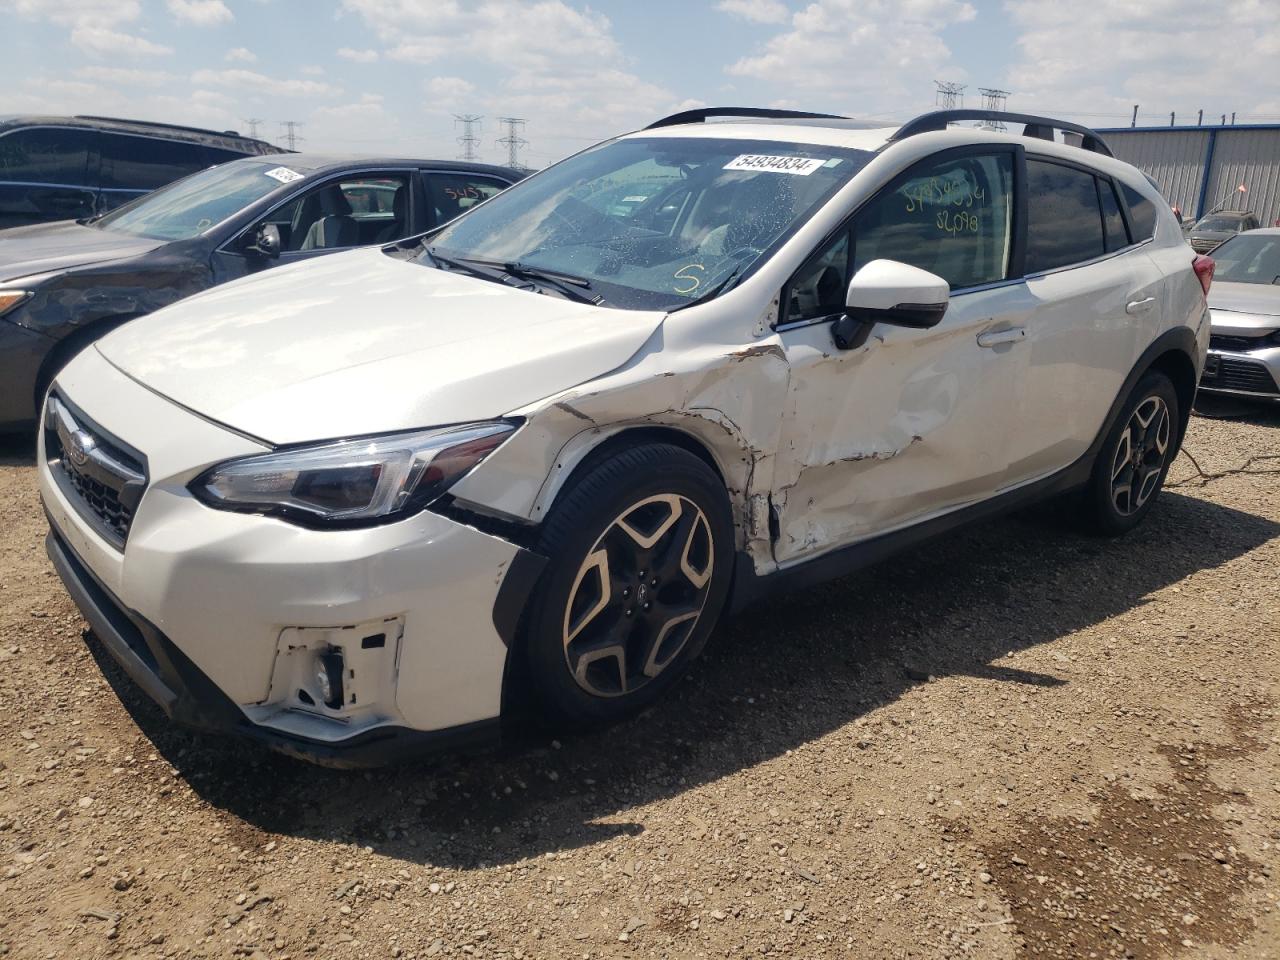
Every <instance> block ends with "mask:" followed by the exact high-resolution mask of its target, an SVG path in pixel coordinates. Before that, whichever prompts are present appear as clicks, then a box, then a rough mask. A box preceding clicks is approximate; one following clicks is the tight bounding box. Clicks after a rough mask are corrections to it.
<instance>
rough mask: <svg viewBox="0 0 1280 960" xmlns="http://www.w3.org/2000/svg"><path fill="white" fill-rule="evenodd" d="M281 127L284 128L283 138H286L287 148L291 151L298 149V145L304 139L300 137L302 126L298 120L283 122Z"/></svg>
mask: <svg viewBox="0 0 1280 960" xmlns="http://www.w3.org/2000/svg"><path fill="white" fill-rule="evenodd" d="M280 126H281V127H283V128H284V133H282V134H281V136H282V137H283V138H284V142H285V146H286V147H288V148H289V149H290V150H294V149H296V148H297V146H298V143H299V142H301V140H302V139H303V138H302V137H300V136H298V128H299V127H300V126H302V124H301V123H299V122H298V121H297V120H281V121H280Z"/></svg>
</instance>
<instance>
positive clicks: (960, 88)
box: [933, 80, 968, 110]
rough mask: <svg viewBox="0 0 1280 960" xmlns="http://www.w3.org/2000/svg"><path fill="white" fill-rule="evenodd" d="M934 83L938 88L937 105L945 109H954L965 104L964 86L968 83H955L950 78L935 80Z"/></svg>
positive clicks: (935, 101)
mask: <svg viewBox="0 0 1280 960" xmlns="http://www.w3.org/2000/svg"><path fill="white" fill-rule="evenodd" d="M933 85H934V86H935V87H937V88H938V92H937V95H936V96H935V97H934V105H935V106H939V107H941V108H942V109H943V110H954V109H956V107H963V106H964V88H965V87H966V86H968V84H965V83H954V82H952V81H950V80H935V81H933Z"/></svg>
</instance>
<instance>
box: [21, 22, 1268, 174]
mask: <svg viewBox="0 0 1280 960" xmlns="http://www.w3.org/2000/svg"><path fill="white" fill-rule="evenodd" d="M0 16H2V17H3V22H4V23H5V34H6V42H5V56H4V58H3V60H2V61H0V90H3V91H4V92H3V93H2V94H0V114H18V113H51V114H72V113H90V114H104V115H111V116H122V117H133V118H140V119H148V120H161V121H167V122H171V123H186V124H192V125H197V126H208V127H213V128H216V129H219V130H225V129H235V130H239V131H241V132H245V133H247V132H249V131H250V130H251V129H252V127H253V126H255V125H254V124H251V123H250V121H251V120H256V121H258V123H257V124H256V127H257V130H258V133H259V135H260V136H262V137H263V138H265V139H268V140H271V141H273V142H277V143H281V142H283V141H282V135H283V133H284V127H283V121H286V120H292V121H295V122H296V123H297V124H298V126H297V127H296V128H295V129H296V133H297V135H298V136H299V137H300V138H301V139H300V142H299V143H298V148H299V149H302V150H313V151H325V152H340V153H393V154H398V155H402V156H418V157H427V158H434V159H443V158H451V157H455V156H457V155H458V154H459V152H460V150H461V148H460V146H459V144H458V142H457V137H458V136H459V135H461V133H462V130H461V128H460V125H459V124H458V123H457V122H456V121H455V120H454V115H455V114H471V115H477V116H481V117H483V119H482V120H481V121H480V123H479V127H478V131H477V132H478V136H479V138H480V139H479V144H478V153H479V156H480V157H481V159H484V160H489V161H493V162H505V160H506V158H507V155H508V149H507V147H506V146H504V145H502V144H499V143H498V140H499V138H501V137H502V136H503V135H504V130H503V128H502V125H501V124H500V122H499V118H501V117H518V118H522V119H524V120H525V124H524V126H523V128H522V130H521V134H522V137H523V139H525V140H527V141H528V143H527V144H525V145H522V146H521V147H520V150H519V159H520V161H521V162H522V163H524V164H526V165H528V166H532V167H541V166H545V165H546V164H548V163H550V162H552V161H554V160H556V159H559V158H560V157H563V156H566V155H567V154H570V153H573V152H574V151H576V150H579V149H582V148H583V147H585V146H588V145H589V144H591V143H594V142H596V141H598V140H601V139H604V138H606V137H609V136H612V135H614V134H617V133H621V132H625V131H627V130H633V129H636V128H637V127H640V126H644V125H645V124H647V123H649V122H651V121H653V120H654V119H657V118H658V117H661V116H664V115H666V114H668V113H671V112H674V111H676V110H680V109H687V108H689V107H695V106H705V105H719V106H722V105H731V106H774V107H787V108H795V109H803V110H813V111H818V112H825V113H837V114H841V115H844V116H850V117H853V118H855V119H858V120H868V121H877V122H878V121H884V122H885V124H886V125H889V124H891V123H893V122H898V121H903V120H906V119H909V118H910V117H911V116H914V115H916V114H918V113H922V112H925V111H927V110H930V109H933V108H934V104H935V97H936V91H935V86H934V81H935V80H946V81H953V82H957V83H964V84H966V85H967V89H966V91H965V99H964V104H965V106H975V107H976V106H981V97H980V95H979V94H978V88H980V87H995V88H999V89H1003V90H1007V91H1009V93H1010V95H1009V98H1008V108H1009V109H1011V110H1019V111H1023V112H1030V113H1045V114H1049V115H1052V116H1057V117H1062V118H1068V119H1074V120H1077V121H1081V122H1085V123H1088V124H1091V125H1093V126H1096V127H1107V126H1127V125H1128V124H1129V120H1130V115H1131V112H1132V110H1133V106H1134V104H1138V105H1139V124H1140V125H1143V124H1167V123H1168V122H1169V114H1170V112H1173V113H1175V114H1176V119H1177V122H1178V123H1179V124H1182V123H1187V122H1194V120H1195V118H1196V113H1197V111H1198V110H1201V109H1203V110H1204V112H1205V119H1206V121H1209V120H1210V119H1212V120H1215V121H1216V120H1217V119H1218V118H1219V117H1220V115H1221V114H1223V113H1226V114H1228V115H1230V114H1231V113H1232V112H1235V113H1236V121H1237V122H1238V123H1244V122H1276V121H1280V68H1277V66H1276V64H1277V63H1280V0H1233V2H1231V3H1229V4H1208V3H1205V2H1204V0H1143V2H1141V3H1139V2H1137V0H1090V2H1088V3H1081V2H1079V0H1075V2H1071V0H1004V2H1000V0H972V2H963V0H810V2H800V0H595V2H591V3H585V2H579V0H474V2H461V0H0Z"/></svg>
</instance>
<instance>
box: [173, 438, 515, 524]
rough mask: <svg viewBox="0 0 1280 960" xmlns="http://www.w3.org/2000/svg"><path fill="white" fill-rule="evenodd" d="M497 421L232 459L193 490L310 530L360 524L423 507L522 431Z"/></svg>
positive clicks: (221, 504)
mask: <svg viewBox="0 0 1280 960" xmlns="http://www.w3.org/2000/svg"><path fill="white" fill-rule="evenodd" d="M519 425H520V424H519V423H518V422H513V421H507V420H497V421H493V422H490V423H473V424H467V425H465V426H460V427H445V428H442V429H439V430H423V431H418V432H415V433H401V434H395V435H391V436H378V437H367V438H364V439H358V440H342V441H338V442H334V443H324V444H316V445H313V446H306V447H294V448H292V449H289V450H278V451H276V452H275V453H268V454H262V455H260V456H253V457H245V458H243V459H241V460H229V461H227V462H226V463H220V464H218V465H217V466H214V467H211V468H210V469H209V470H206V471H205V472H204V473H203V474H201V475H200V476H199V477H197V478H196V479H195V480H193V481H192V482H191V484H190V486H189V488H188V489H190V490H191V492H192V493H193V494H194V495H195V496H196V497H197V498H198V499H199V500H201V501H202V502H204V503H206V504H208V505H209V506H211V507H217V508H219V509H223V510H237V511H241V512H248V513H263V514H268V515H271V516H279V517H280V518H281V519H285V520H291V521H293V522H296V523H301V524H303V525H307V526H358V525H367V524H371V523H379V522H384V521H386V520H392V519H397V518H399V517H402V516H405V515H407V514H409V513H414V512H416V511H418V510H421V509H422V508H423V507H425V506H427V504H429V503H431V502H432V501H433V500H436V499H437V498H439V497H440V496H441V495H442V494H443V493H444V492H445V491H446V490H448V489H449V487H451V486H452V485H453V484H454V483H456V482H457V481H458V480H460V479H462V477H463V476H464V475H466V474H467V473H468V472H469V471H470V470H472V469H473V468H474V467H475V466H476V465H477V464H479V463H480V462H481V461H482V460H484V458H485V457H487V456H488V455H489V454H491V453H492V452H493V451H494V450H496V449H497V448H498V447H500V446H501V445H502V444H503V443H504V442H506V440H507V438H508V437H510V436H511V434H512V433H514V432H515V430H516V429H517V428H518V427H519Z"/></svg>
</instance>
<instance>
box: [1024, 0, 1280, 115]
mask: <svg viewBox="0 0 1280 960" xmlns="http://www.w3.org/2000/svg"><path fill="white" fill-rule="evenodd" d="M1005 11H1006V13H1008V14H1009V15H1010V17H1011V19H1012V21H1013V24H1014V26H1015V27H1016V28H1017V29H1018V31H1019V36H1018V41H1017V54H1018V55H1017V58H1016V60H1015V62H1014V64H1013V66H1012V67H1011V69H1010V71H1009V74H1008V77H1007V79H1006V81H1005V85H1006V86H1007V87H1008V89H1010V90H1012V91H1013V97H1011V98H1010V100H1011V103H1016V105H1017V106H1018V107H1021V108H1023V109H1027V110H1032V109H1035V110H1040V111H1042V112H1052V113H1055V114H1059V115H1068V116H1071V115H1074V116H1077V117H1079V118H1081V119H1084V120H1090V119H1092V120H1093V121H1094V122H1095V123H1096V124H1098V125H1102V124H1104V123H1109V122H1114V123H1120V122H1123V120H1124V119H1126V118H1127V117H1128V115H1129V111H1130V110H1132V107H1133V104H1135V103H1136V104H1139V105H1140V106H1141V109H1142V112H1143V113H1144V114H1147V115H1148V117H1149V118H1150V119H1151V120H1154V119H1155V117H1156V116H1161V115H1162V116H1163V117H1164V119H1165V121H1166V122H1167V120H1168V114H1169V112H1170V111H1176V112H1177V113H1178V116H1179V120H1180V121H1181V119H1182V118H1184V117H1185V118H1187V119H1194V115H1195V111H1196V110H1198V109H1200V108H1204V110H1205V112H1206V114H1207V117H1212V118H1213V119H1214V120H1215V121H1216V120H1217V117H1218V115H1220V114H1221V113H1223V112H1226V113H1227V114H1230V113H1231V111H1233V110H1238V111H1240V112H1241V113H1247V112H1253V113H1259V114H1265V113H1268V112H1273V109H1272V108H1273V106H1274V104H1275V103H1276V101H1277V99H1280V70H1276V69H1275V64H1276V63H1277V58H1278V57H1280V18H1277V17H1276V16H1275V13H1276V10H1275V7H1274V4H1273V3H1264V2H1260V0H1245V2H1241V3H1235V4H1215V5H1210V6H1206V5H1204V4H1202V3H1199V2H1195V0H1152V2H1150V3H1147V4H1144V5H1135V4H1134V3H1132V2H1128V0H1094V2H1092V3H1090V4H1088V5H1083V6H1081V5H1076V4H1064V3H1061V2H1060V0H1052V2H1050V0H1018V2H1016V3H1015V2H1006V3H1005ZM1103 38H1105V42H1100V41H1101V40H1102V39H1103ZM1251 64H1252V65H1256V69H1251V68H1250V67H1249V65H1251ZM1266 64H1271V65H1272V66H1271V67H1270V68H1268V67H1266V66H1265V65H1266Z"/></svg>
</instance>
